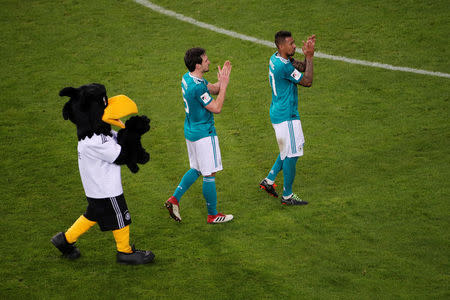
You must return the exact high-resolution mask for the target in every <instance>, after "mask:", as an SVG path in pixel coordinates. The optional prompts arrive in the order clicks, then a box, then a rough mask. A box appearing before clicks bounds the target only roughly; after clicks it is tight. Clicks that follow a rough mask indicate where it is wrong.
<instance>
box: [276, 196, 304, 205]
mask: <svg viewBox="0 0 450 300" xmlns="http://www.w3.org/2000/svg"><path fill="white" fill-rule="evenodd" d="M281 204H283V205H306V204H308V202H306V201H303V200H302V199H300V198H299V197H298V196H297V195H296V194H292V196H291V197H289V198H287V199H285V198H284V197H281Z"/></svg>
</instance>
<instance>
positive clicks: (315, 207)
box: [0, 0, 450, 299]
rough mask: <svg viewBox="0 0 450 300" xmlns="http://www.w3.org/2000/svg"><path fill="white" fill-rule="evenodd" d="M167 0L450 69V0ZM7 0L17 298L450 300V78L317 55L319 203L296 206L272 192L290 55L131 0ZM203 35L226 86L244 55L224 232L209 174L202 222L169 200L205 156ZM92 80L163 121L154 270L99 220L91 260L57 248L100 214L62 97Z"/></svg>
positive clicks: (8, 169)
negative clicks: (200, 137)
mask: <svg viewBox="0 0 450 300" xmlns="http://www.w3.org/2000/svg"><path fill="white" fill-rule="evenodd" d="M153 2H154V3H155V4H158V5H161V6H163V7H165V8H167V9H171V10H174V11H176V12H178V13H181V14H184V15H186V16H189V17H192V18H195V19H197V20H200V21H203V22H206V23H210V24H214V25H216V26H218V27H222V28H225V29H229V30H233V31H236V32H239V33H243V34H246V35H249V36H253V37H257V38H260V39H264V40H270V41H271V40H272V39H273V35H274V33H275V32H276V31H278V30H280V29H287V30H290V31H292V33H293V34H294V37H295V38H296V40H297V41H298V42H300V41H301V40H302V39H305V38H306V37H307V36H308V35H310V34H312V33H315V34H316V35H317V44H316V46H317V49H318V50H319V51H321V52H324V53H327V54H333V55H340V56H346V57H351V58H357V59H364V60H369V61H377V62H382V63H387V64H392V65H398V66H406V67H412V68H418V69H426V70H430V71H439V72H445V73H450V60H449V57H450V50H449V49H450V47H449V46H450V45H449V41H448V36H449V34H450V23H449V21H448V20H449V19H450V12H449V10H448V2H447V1H414V0H408V1H401V3H397V1H386V0H378V1H359V2H355V1H343V0H341V1H333V2H330V1H325V0H319V1H310V2H303V1H302V2H297V1H289V2H288V1H273V0H264V1H237V0H229V1H200V0H196V1H178V0H177V1H168V0H158V1H153ZM0 5H1V7H2V9H1V10H0V24H1V25H0V26H1V31H0V37H1V40H2V43H0V54H1V60H0V67H1V70H2V72H1V75H0V97H1V102H0V108H1V111H2V117H1V119H0V134H1V139H2V142H1V143H0V150H1V153H3V155H2V159H1V160H0V171H1V173H2V176H1V177H0V184H1V186H2V194H3V197H2V200H1V201H0V211H1V214H2V216H1V217H0V228H1V230H0V241H1V243H0V254H1V263H0V277H1V278H2V280H1V281H0V298H2V299H10V298H11V299H14V298H28V299H30V298H32V299H33V298H37V299H50V298H52V299H59V298H68V299H83V298H93V299H125V298H130V299H131V298H142V299H146V298H147V299H148V298H157V297H161V298H162V297H167V298H181V299H206V298H222V299H261V298H277V299H283V298H286V299H287V298H290V299H335V298H339V299H399V298H401V299H427V298H428V299H448V298H450V289H449V286H450V272H449V270H450V264H449V256H450V247H449V245H450V217H449V211H450V204H449V194H450V189H449V187H450V185H449V181H448V178H449V177H450V171H449V165H450V150H449V149H450V126H449V94H450V85H449V83H450V81H449V79H448V78H440V77H433V76H425V75H418V74H412V73H405V72H395V71H389V70H383V69H376V68H370V67H363V66H358V65H350V64H347V63H344V62H336V61H329V60H325V59H319V58H316V59H315V61H314V63H315V67H314V71H315V77H314V84H313V87H312V88H310V89H305V88H300V91H299V94H300V101H299V103H300V107H299V109H300V114H301V117H302V125H303V130H304V133H305V138H306V148H305V155H304V157H302V158H301V159H300V160H299V163H298V164H297V177H296V180H295V183H294V191H295V192H297V193H298V194H299V195H300V196H302V198H304V199H305V200H307V201H309V202H310V204H309V205H308V206H306V207H281V205H280V204H279V202H278V201H277V200H275V199H274V198H269V197H268V196H267V195H266V194H265V193H264V192H262V191H260V190H259V189H258V183H259V181H260V180H261V179H262V178H263V177H265V176H266V175H267V172H268V171H269V169H270V167H271V166H272V164H273V162H274V161H275V158H276V156H277V145H276V141H275V137H274V133H273V129H272V127H271V124H270V121H269V115H268V109H269V105H270V87H269V86H268V82H267V63H268V59H269V57H270V55H271V54H272V53H273V52H274V49H270V48H268V47H264V46H260V45H256V44H252V43H251V42H244V41H241V40H238V39H234V38H231V37H227V36H224V35H221V34H218V33H214V32H211V31H208V30H205V29H201V28H198V27H195V26H193V25H190V24H187V23H184V22H181V21H178V20H175V19H172V18H169V17H167V16H164V15H161V14H158V13H156V12H153V11H152V10H149V9H147V8H145V7H143V6H141V5H139V4H137V3H135V2H133V1H131V0H127V1H125V0H124V1H120V0H110V1H106V0H98V1H81V0H78V1H77V0H63V1H48V0H35V1H20V0H1V1H0ZM281 8H283V9H281ZM298 44H300V43H298ZM193 46H201V47H204V48H206V49H207V51H208V56H209V57H210V59H211V61H212V64H211V69H212V70H213V71H212V72H210V73H209V74H207V76H206V78H207V79H208V80H210V81H215V79H216V75H215V72H214V69H215V66H216V65H218V64H222V63H223V62H224V61H225V60H226V59H229V60H230V61H231V62H232V64H233V71H232V76H231V83H230V86H229V89H228V94H227V100H226V102H225V105H224V109H223V112H222V113H221V114H220V115H216V117H215V120H216V128H217V132H218V135H219V139H220V145H221V152H222V159H223V165H224V170H223V171H222V172H220V173H219V174H218V175H217V177H216V178H217V179H216V181H217V189H218V199H219V209H220V210H221V211H223V212H225V213H232V214H233V215H234V216H235V220H233V221H232V222H231V223H228V224H222V225H218V226H208V225H207V224H206V209H205V204H204V200H203V197H202V195H201V182H200V180H198V182H197V183H195V184H194V185H193V186H192V187H191V189H190V190H189V191H188V192H187V193H186V194H185V196H184V197H183V199H182V202H181V213H182V217H183V223H181V224H177V223H175V222H173V220H172V219H170V218H169V216H168V214H167V211H166V210H165V209H163V207H162V204H163V202H164V201H165V200H166V199H167V197H168V196H170V195H171V194H172V192H173V190H174V189H175V187H176V185H177V184H178V182H179V180H180V178H181V176H182V175H183V174H184V172H185V171H186V170H187V169H188V167H189V166H188V160H187V153H186V146H185V141H184V136H183V120H184V110H183V102H182V99H181V96H180V95H181V93H180V80H181V76H182V74H184V72H185V66H184V63H183V56H184V52H185V51H186V49H188V48H190V47H193ZM298 57H301V56H298ZM90 82H100V83H103V84H104V85H105V86H106V88H107V90H108V95H109V96H113V95H117V94H126V95H128V96H129V97H130V98H131V99H133V100H134V101H135V102H136V103H137V104H138V107H139V109H140V114H145V115H147V116H149V117H150V118H151V120H152V122H151V125H152V129H151V130H150V132H149V133H148V134H147V135H145V136H144V138H143V144H144V146H145V147H146V148H147V149H148V151H149V152H150V154H151V161H150V162H149V163H148V164H147V165H144V166H142V167H141V170H140V172H139V173H137V174H131V173H130V172H129V170H128V169H126V168H122V178H123V185H124V190H125V195H126V198H127V202H128V207H129V209H130V211H131V214H132V219H133V224H132V225H131V238H132V241H133V242H134V243H136V246H137V248H141V249H142V248H143V249H150V250H152V251H153V252H154V253H155V254H156V261H155V263H154V264H153V265H146V266H138V267H127V266H121V265H118V264H116V263H115V243H114V239H113V236H112V234H111V233H103V232H101V231H100V230H99V228H98V227H94V228H93V229H91V230H90V231H89V232H88V233H86V234H85V235H83V236H82V237H81V238H80V239H79V241H78V242H77V245H78V247H79V248H80V250H81V252H82V255H83V256H82V257H81V258H80V259H79V260H77V261H73V262H72V261H66V260H63V259H62V258H61V257H60V255H59V254H58V252H57V250H56V249H54V247H53V246H52V245H51V243H50V238H51V237H52V236H53V235H54V234H55V233H56V232H58V231H64V230H66V229H67V228H68V227H69V226H70V225H71V224H72V223H73V222H74V221H75V219H76V218H78V216H79V215H80V214H82V213H83V212H84V210H85V207H86V200H85V197H84V191H83V188H82V186H81V180H80V177H79V173H78V166H77V152H76V145H77V139H76V131H75V127H74V126H73V124H72V123H70V122H67V121H64V120H63V118H62V115H61V110H62V106H63V104H64V103H65V101H66V99H62V98H60V97H59V96H58V91H59V90H60V89H61V88H63V87H66V86H79V85H82V84H86V83H90ZM446 178H447V179H446ZM277 183H278V184H279V185H280V186H281V185H282V175H281V174H280V176H279V178H278V179H277Z"/></svg>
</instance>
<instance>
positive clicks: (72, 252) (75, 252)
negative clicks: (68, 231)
mask: <svg viewBox="0 0 450 300" xmlns="http://www.w3.org/2000/svg"><path fill="white" fill-rule="evenodd" d="M50 241H51V242H52V244H53V245H54V246H55V247H56V248H58V250H59V251H61V253H62V254H63V257H65V258H68V259H77V258H78V257H80V256H81V253H80V250H79V249H78V248H77V247H75V245H74V244H75V243H73V244H69V243H68V242H67V240H66V235H65V234H64V232H59V233H57V234H55V235H54V236H53V237H52V239H51V240H50Z"/></svg>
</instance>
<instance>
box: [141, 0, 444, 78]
mask: <svg viewBox="0 0 450 300" xmlns="http://www.w3.org/2000/svg"><path fill="white" fill-rule="evenodd" d="M134 1H135V2H136V3H138V4H141V5H143V6H145V7H148V8H150V9H151V10H153V11H156V12H158V13H161V14H164V15H167V16H169V17H172V18H175V19H178V20H180V21H183V22H187V23H190V24H192V25H195V26H198V27H201V28H205V29H208V30H211V31H215V32H217V33H221V34H225V35H228V36H231V37H233V38H238V39H241V40H244V41H249V42H252V43H255V44H260V45H264V46H267V47H271V48H275V45H274V43H273V42H270V41H266V40H261V39H257V38H254V37H251V36H248V35H245V34H241V33H237V32H235V31H231V30H227V29H223V28H220V27H217V26H214V25H211V24H208V23H204V22H201V21H197V20H195V19H193V18H190V17H186V16H185V15H182V14H179V13H176V12H174V11H172V10H168V9H165V8H164V7H161V6H159V5H156V4H154V3H152V2H150V1H147V0H134ZM296 52H298V53H301V54H302V53H303V52H302V50H301V49H297V50H296ZM315 56H316V57H319V58H325V59H330V60H336V61H342V62H346V63H349V64H355V65H362V66H368V67H373V68H381V69H387V70H391V71H402V72H408V73H416V74H422V75H430V76H437V77H445V78H450V74H448V73H442V72H434V71H427V70H421V69H414V68H409V67H399V66H393V65H389V64H384V63H379V62H371V61H365V60H360V59H353V58H348V57H344V56H336V55H331V54H326V53H322V52H319V51H316V53H315Z"/></svg>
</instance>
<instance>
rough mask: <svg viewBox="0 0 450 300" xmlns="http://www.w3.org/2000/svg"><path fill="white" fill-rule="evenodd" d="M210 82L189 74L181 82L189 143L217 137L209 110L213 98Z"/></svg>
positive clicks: (185, 133) (185, 134)
mask: <svg viewBox="0 0 450 300" xmlns="http://www.w3.org/2000/svg"><path fill="white" fill-rule="evenodd" d="M207 85H208V81H206V79H200V78H197V77H194V76H192V75H191V74H190V73H189V72H187V73H186V74H184V76H183V78H182V80H181V91H182V93H183V101H184V110H185V112H186V118H185V119H184V136H185V138H186V139H187V140H189V141H192V142H194V141H197V140H199V139H201V138H204V137H207V136H214V135H216V129H215V127H214V115H213V113H212V112H210V111H209V110H207V109H206V108H205V106H207V105H208V104H209V103H210V102H211V101H212V100H213V98H212V97H211V95H210V93H209V91H208V87H207Z"/></svg>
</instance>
